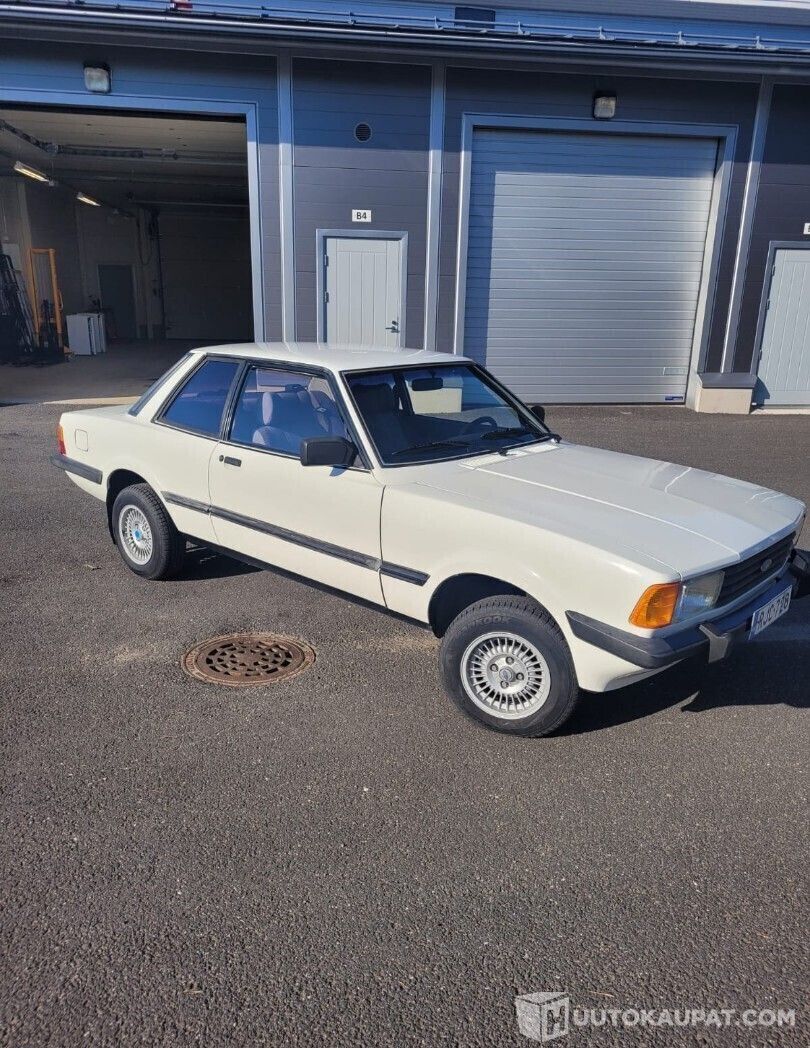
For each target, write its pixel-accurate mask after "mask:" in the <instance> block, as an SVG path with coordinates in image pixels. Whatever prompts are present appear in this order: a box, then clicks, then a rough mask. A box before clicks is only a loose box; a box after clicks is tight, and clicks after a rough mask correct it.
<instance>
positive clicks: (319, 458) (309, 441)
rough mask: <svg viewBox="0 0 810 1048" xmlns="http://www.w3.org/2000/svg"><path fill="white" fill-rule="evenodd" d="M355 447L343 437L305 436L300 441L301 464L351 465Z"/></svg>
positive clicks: (355, 450) (355, 451)
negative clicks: (304, 438)
mask: <svg viewBox="0 0 810 1048" xmlns="http://www.w3.org/2000/svg"><path fill="white" fill-rule="evenodd" d="M356 455H357V448H356V447H355V446H354V444H352V442H351V441H350V440H346V439H345V437H307V438H306V440H302V441H301V451H300V457H301V465H302V466H341V467H344V466H351V464H352V463H353V462H354V460H355V456H356Z"/></svg>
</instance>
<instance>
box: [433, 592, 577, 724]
mask: <svg viewBox="0 0 810 1048" xmlns="http://www.w3.org/2000/svg"><path fill="white" fill-rule="evenodd" d="M510 659H511V660H512V661H511V662H510V661H509V660H510ZM439 663H440V668H441V673H442V679H443V681H444V686H445V690H446V691H447V693H448V695H449V696H450V698H451V699H452V700H453V701H454V702H455V703H456V705H457V706H458V707H459V708H460V709H461V710H462V712H463V713H465V714H466V715H467V716H468V717H473V718H474V719H475V720H477V721H480V722H481V723H482V724H485V725H486V726H487V727H488V728H493V729H494V730H495V731H501V732H505V733H506V734H508V735H523V736H527V737H529V738H536V737H538V736H540V735H548V734H549V733H550V732H553V731H555V730H556V729H557V728H559V727H560V726H561V725H562V724H564V723H565V722H566V721H567V720H568V718H569V717H570V716H571V714H572V713H573V712H574V709H575V707H576V704H577V700H578V698H579V687H578V685H577V677H576V672H575V670H574V664H573V662H572V660H571V652H570V651H569V650H568V645H567V644H566V642H565V638H564V637H563V635H562V633H561V632H560V629H559V627H558V626H557V624H556V622H555V621H554V619H553V618H552V617H551V615H549V613H548V612H547V611H546V610H545V608H543V607H541V606H540V605H539V604H538V603H537V602H536V601H534V600H531V599H530V598H528V597H507V596H504V597H488V598H487V599H486V600H479V601H478V602H477V603H475V604H471V605H470V606H469V607H468V608H466V609H465V610H464V611H462V612H461V613H460V614H459V615H458V616H457V617H456V618H455V619H454V620H453V621H452V622H451V623H450V626H449V628H448V630H447V632H446V633H445V635H444V639H443V641H442V646H441V650H440V652H439ZM521 674H522V676H520V675H521ZM521 681H525V683H521Z"/></svg>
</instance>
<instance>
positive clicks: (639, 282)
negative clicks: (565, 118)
mask: <svg viewBox="0 0 810 1048" xmlns="http://www.w3.org/2000/svg"><path fill="white" fill-rule="evenodd" d="M716 159H717V142H716V140H714V139H703V138H669V137H654V136H648V135H628V134H623V135H620V134H613V133H611V134H608V133H605V132H602V133H600V132H599V131H598V130H594V131H593V132H589V133H585V134H581V133H574V132H570V131H569V132H564V131H526V130H523V131H516V130H513V131H503V130H490V129H481V130H478V131H476V132H475V134H474V136H473V149H472V178H471V189H470V217H469V236H468V247H467V290H466V309H465V317H466V325H465V338H464V352H465V353H466V354H467V355H468V356H472V357H474V358H475V359H476V360H479V361H481V362H482V363H485V364H486V365H487V367H489V368H490V369H491V370H492V371H493V372H494V373H495V374H496V375H497V376H498V378H500V379H501V380H502V381H503V382H505V383H506V384H507V385H508V386H509V387H510V388H511V389H514V390H515V391H516V392H517V393H519V394H520V395H521V396H523V397H525V398H526V399H527V400H530V401H538V400H544V401H547V402H550V401H554V400H577V401H583V400H587V401H610V400H612V401H628V402H629V401H647V400H650V401H661V400H667V399H670V400H672V399H676V398H678V397H683V396H684V394H685V392H686V380H687V376H688V372H689V360H690V357H691V353H692V339H693V335H694V327H695V315H696V310H697V302H698V293H699V290H700V283H701V275H702V271H703V261H704V252H705V246H706V233H707V228H708V222H709V210H710V204H711V199H712V190H713V185H714V174H715V164H716Z"/></svg>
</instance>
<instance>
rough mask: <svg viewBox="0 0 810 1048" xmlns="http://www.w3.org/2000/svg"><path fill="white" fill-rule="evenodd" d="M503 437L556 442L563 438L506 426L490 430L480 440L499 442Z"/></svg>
mask: <svg viewBox="0 0 810 1048" xmlns="http://www.w3.org/2000/svg"><path fill="white" fill-rule="evenodd" d="M501 437H534V439H535V440H556V441H559V440H560V439H561V438H560V436H559V434H558V433H533V432H532V431H531V430H530V429H526V427H525V426H504V427H502V428H500V429H489V430H487V432H486V433H482V434H481V436H480V437H479V440H499V439H500V438H501Z"/></svg>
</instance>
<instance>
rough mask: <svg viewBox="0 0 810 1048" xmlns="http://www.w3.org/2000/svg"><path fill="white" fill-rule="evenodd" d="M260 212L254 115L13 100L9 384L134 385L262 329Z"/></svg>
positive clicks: (1, 164)
mask: <svg viewBox="0 0 810 1048" xmlns="http://www.w3.org/2000/svg"><path fill="white" fill-rule="evenodd" d="M249 214H250V213H249V206H248V179H247V146H246V132H245V123H244V120H241V119H220V118H216V119H214V118H209V117H205V118H199V117H194V116H189V115H178V114H172V115H157V114H153V113H140V112H139V113H121V112H113V111H104V112H99V111H97V110H96V111H92V110H65V109H47V108H41V107H20V108H16V107H5V108H2V109H0V245H1V246H2V253H3V255H4V256H6V258H5V260H3V259H0V261H1V262H3V271H2V273H0V277H2V279H3V281H4V283H3V284H2V297H0V325H1V326H0V363H2V364H4V365H12V366H9V367H3V368H2V371H0V392H3V393H4V395H7V394H8V392H9V391H12V392H13V391H14V390H17V391H21V392H22V393H25V392H26V387H29V386H31V387H36V386H41V385H42V383H43V378H42V377H41V376H42V372H43V371H47V372H49V373H56V372H58V373H59V375H58V379H57V378H55V375H54V376H52V375H49V376H48V377H47V378H45V379H44V382H45V384H46V385H48V384H49V383H52V380H55V381H57V382H58V384H59V386H60V388H63V387H65V386H66V385H67V386H68V387H71V388H72V387H77V388H76V393H77V395H81V393H82V392H85V391H87V392H93V393H100V394H102V393H104V392H105V391H106V386H105V375H107V374H110V375H111V374H112V372H113V371H114V372H115V375H116V377H117V379H121V378H122V377H123V378H124V380H125V381H124V385H121V383H120V382H117V385H116V388H115V392H119V391H120V392H121V393H123V394H127V393H129V392H130V390H129V387H128V386H127V384H126V378H127V376H130V377H131V380H132V384H133V388H135V389H136V391H137V389H138V388H143V383H144V382H145V381H149V380H151V379H153V378H154V377H156V375H157V374H159V373H160V372H161V371H162V370H163V369H164V368H165V367H167V366H169V365H170V364H171V363H172V362H173V361H174V360H175V359H177V358H178V357H179V356H180V355H181V354H182V353H183V352H184V351H185V350H186V349H187V348H188V347H189V345H200V344H205V343H208V344H211V343H223V342H239V341H249V340H250V339H252V338H253V307H252V290H251V252H250V218H249ZM10 282H12V283H16V285H17V288H18V289H19V291H20V292H21V293H20V294H18V295H16V296H14V295H13V286H12V287H11V288H10V287H9V283H10ZM13 298H16V301H11V299H13ZM63 362H69V363H67V366H66V367H59V368H47V369H42V368H39V367H25V366H22V367H20V366H19V365H26V364H49V363H54V364H57V363H58V364H62V363H63ZM13 365H17V367H14V366H13ZM68 372H69V374H68Z"/></svg>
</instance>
